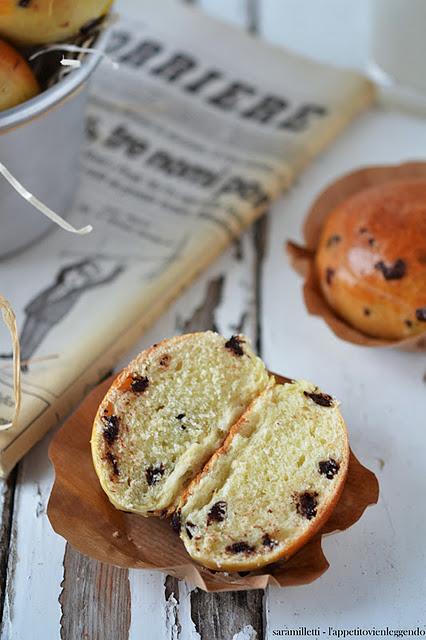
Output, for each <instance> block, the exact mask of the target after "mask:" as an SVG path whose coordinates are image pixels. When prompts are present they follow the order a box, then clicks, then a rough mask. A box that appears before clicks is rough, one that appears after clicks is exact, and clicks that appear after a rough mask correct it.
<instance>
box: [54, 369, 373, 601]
mask: <svg viewBox="0 0 426 640" xmlns="http://www.w3.org/2000/svg"><path fill="white" fill-rule="evenodd" d="M277 377H278V376H277ZM112 380H113V378H109V379H108V380H106V381H105V382H104V383H102V384H101V385H99V386H98V387H96V389H95V390H94V391H92V392H91V394H90V395H89V396H88V397H87V398H86V399H85V400H84V402H83V403H82V404H81V405H80V407H79V408H78V409H77V411H76V412H75V413H74V414H73V415H72V416H71V417H70V418H69V419H68V420H67V421H66V423H65V424H64V426H63V427H62V428H61V429H60V430H59V431H58V433H57V434H56V436H55V438H54V439H53V441H52V443H51V445H50V450H49V455H50V459H51V460H52V462H53V465H54V467H55V473H56V478H55V483H54V486H53V489H52V493H51V495H50V500H49V505H48V510H47V513H48V517H49V520H50V523H51V525H52V527H53V528H54V530H55V531H56V532H57V533H58V534H60V535H61V536H63V537H64V538H65V539H66V540H68V542H70V544H72V546H73V547H75V548H76V549H78V550H79V551H80V552H81V553H83V554H85V555H87V556H90V557H92V558H95V559H96V560H100V561H101V562H105V563H109V564H113V565H116V566H118V567H126V568H130V567H131V568H136V569H150V570H153V569H158V570H159V571H163V572H164V573H167V574H170V575H172V576H175V577H176V578H181V579H184V580H187V581H188V582H189V583H191V584H192V585H194V586H196V587H199V588H201V589H204V590H205V591H233V590H238V589H264V588H265V587H266V586H267V585H275V586H281V587H284V586H289V585H301V584H308V583H309V582H312V581H313V580H315V579H316V578H318V577H319V576H321V575H322V574H323V573H324V572H325V571H326V570H327V568H328V566H329V563H328V562H327V560H326V558H325V556H324V554H323V552H322V549H321V538H322V536H323V535H325V534H328V533H331V532H332V531H337V530H343V529H347V528H348V527H350V526H351V525H352V524H354V523H355V522H356V521H357V520H358V519H359V518H360V517H361V515H362V514H363V512H364V510H365V509H366V507H367V506H368V505H370V504H374V503H376V502H377V500H378V495H379V486H378V482H377V479H376V476H375V475H374V473H372V472H371V471H369V470H368V469H366V468H365V467H363V466H362V465H361V464H360V463H359V462H358V460H357V459H356V458H355V456H354V455H353V454H351V458H350V464H349V473H348V477H347V481H346V485H345V488H344V490H343V493H342V496H341V498H340V500H339V503H338V505H337V507H336V508H335V510H334V512H333V514H332V515H331V517H330V519H329V520H328V521H327V523H326V525H325V526H324V527H323V529H322V530H321V531H320V532H319V533H318V534H317V535H315V537H314V538H313V539H312V540H311V541H310V542H309V543H308V544H307V545H305V546H304V547H303V548H302V549H301V550H300V551H298V552H297V553H296V554H295V555H294V556H293V557H292V558H290V560H288V561H286V562H285V561H282V562H279V563H276V564H274V565H269V566H268V567H263V568H262V569H258V570H257V571H253V572H250V573H247V574H245V573H232V574H229V573H224V572H218V571H211V570H210V569H206V568H204V567H202V566H200V565H199V564H197V563H195V562H194V561H193V560H192V559H191V558H190V556H189V555H188V554H187V552H186V551H185V547H184V545H183V543H182V542H181V540H180V538H179V536H178V535H177V534H176V533H175V532H174V531H173V530H172V528H171V526H170V522H169V521H168V520H165V519H160V518H156V517H153V518H144V517H143V516H138V515H137V514H134V513H125V512H123V511H118V510H117V509H115V508H114V507H113V506H112V504H111V503H110V502H109V500H108V498H107V497H106V495H105V494H104V492H103V490H102V489H101V486H100V484H99V481H98V478H97V476H96V473H95V470H94V468H93V464H92V458H91V452H90V444H89V440H90V436H91V430H92V423H93V419H94V417H95V413H96V411H97V408H98V406H99V403H100V402H101V400H102V398H103V397H104V395H105V393H106V391H107V389H108V388H109V386H110V385H111V383H112Z"/></svg>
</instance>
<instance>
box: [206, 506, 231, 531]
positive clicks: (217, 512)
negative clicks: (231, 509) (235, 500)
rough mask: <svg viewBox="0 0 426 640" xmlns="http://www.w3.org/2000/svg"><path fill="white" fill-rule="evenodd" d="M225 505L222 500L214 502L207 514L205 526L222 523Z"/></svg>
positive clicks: (224, 516) (224, 515)
mask: <svg viewBox="0 0 426 640" xmlns="http://www.w3.org/2000/svg"><path fill="white" fill-rule="evenodd" d="M226 510H227V504H226V502H224V500H219V502H215V503H214V505H213V506H212V508H211V509H210V511H209V512H208V514H207V526H209V524H211V523H212V522H223V520H225V518H226Z"/></svg>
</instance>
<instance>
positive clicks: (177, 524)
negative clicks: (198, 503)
mask: <svg viewBox="0 0 426 640" xmlns="http://www.w3.org/2000/svg"><path fill="white" fill-rule="evenodd" d="M170 524H171V526H172V529H173V531H175V532H176V533H180V528H181V524H182V523H181V515H180V509H178V510H177V511H175V512H174V514H173V515H172V519H171V520H170Z"/></svg>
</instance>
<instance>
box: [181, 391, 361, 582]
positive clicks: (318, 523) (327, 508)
mask: <svg viewBox="0 0 426 640" xmlns="http://www.w3.org/2000/svg"><path fill="white" fill-rule="evenodd" d="M264 393H265V392H264ZM255 402H256V400H254V401H253V402H252V403H251V405H250V406H249V407H248V409H247V411H246V413H245V414H244V415H243V416H241V418H240V419H239V420H238V421H237V422H236V423H235V424H234V425H233V426H232V428H231V430H230V431H229V433H228V435H227V437H226V438H225V440H224V442H223V444H222V446H221V447H219V449H217V450H216V451H215V453H214V454H213V455H212V457H211V458H210V459H209V461H208V462H206V464H205V466H204V468H203V469H202V471H200V473H198V474H197V475H196V476H195V478H194V479H193V480H192V481H191V483H190V484H189V485H188V487H187V488H186V490H185V491H184V493H183V494H182V498H181V500H180V503H179V507H182V506H183V504H184V503H185V502H186V501H187V499H188V497H189V495H190V494H191V493H192V490H193V489H194V487H196V486H197V484H199V482H200V480H201V479H202V477H203V476H204V475H206V474H208V473H209V471H210V469H211V468H212V466H213V464H214V462H215V460H217V459H218V458H219V457H220V456H222V455H223V454H225V453H226V452H227V450H228V449H229V447H230V445H231V443H232V440H233V438H234V437H235V436H236V435H237V434H238V433H241V432H242V431H243V429H244V424H245V423H246V422H247V421H248V419H249V414H250V411H251V407H252V406H253V405H254V404H255ZM341 423H342V426H343V429H344V433H345V436H346V437H345V453H344V456H343V458H342V460H341V462H340V470H339V481H338V484H337V485H336V487H335V490H334V492H333V494H332V496H331V499H330V500H329V501H328V502H327V503H326V504H325V505H324V504H323V505H321V506H320V507H319V508H318V512H317V516H316V517H315V519H314V520H312V522H311V524H310V526H309V527H308V529H307V530H306V531H305V532H304V533H303V535H301V536H299V538H297V539H296V540H294V541H293V542H292V544H290V545H288V546H287V547H285V548H284V549H283V548H282V547H281V548H280V549H279V550H277V551H276V552H275V553H274V552H271V553H269V554H268V555H267V556H264V555H262V556H260V555H253V556H252V557H248V558H245V559H244V560H242V561H240V562H236V561H231V560H230V561H229V562H224V561H222V560H221V564H220V566H218V565H217V564H216V563H214V562H212V561H210V559H209V558H203V560H202V564H203V566H206V567H207V568H208V569H213V570H216V571H230V572H233V571H254V570H255V569H258V568H260V567H264V566H266V565H269V564H272V563H273V562H278V561H279V560H283V559H286V560H287V559H288V558H290V557H291V556H293V555H294V554H295V553H296V552H297V551H298V550H299V549H301V548H302V547H303V546H304V545H305V544H307V543H308V542H309V540H311V539H312V538H313V537H314V535H315V534H316V533H317V532H318V531H319V530H320V529H321V528H322V527H323V526H324V524H325V523H326V522H327V520H328V519H329V517H330V516H331V514H332V513H333V511H334V509H335V507H336V505H337V503H338V501H339V499H340V496H341V495H342V491H343V489H344V486H345V482H346V477H347V474H348V468H349V455H350V449H349V441H348V434H347V429H346V424H345V422H344V420H343V418H341Z"/></svg>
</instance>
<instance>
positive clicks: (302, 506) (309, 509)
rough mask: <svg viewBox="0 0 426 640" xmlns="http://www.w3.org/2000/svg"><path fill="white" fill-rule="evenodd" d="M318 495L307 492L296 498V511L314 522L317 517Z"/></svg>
mask: <svg viewBox="0 0 426 640" xmlns="http://www.w3.org/2000/svg"><path fill="white" fill-rule="evenodd" d="M317 497H318V494H317V493H316V492H315V493H310V492H309V491H305V492H304V493H300V494H299V495H298V496H296V497H295V502H296V511H297V513H298V514H299V515H301V516H303V517H304V518H307V519H308V520H312V518H315V516H316V515H317V506H318V500H317Z"/></svg>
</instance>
